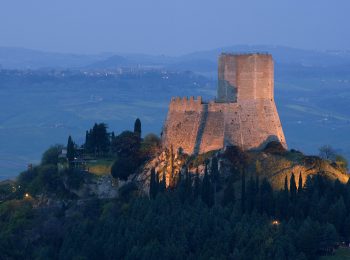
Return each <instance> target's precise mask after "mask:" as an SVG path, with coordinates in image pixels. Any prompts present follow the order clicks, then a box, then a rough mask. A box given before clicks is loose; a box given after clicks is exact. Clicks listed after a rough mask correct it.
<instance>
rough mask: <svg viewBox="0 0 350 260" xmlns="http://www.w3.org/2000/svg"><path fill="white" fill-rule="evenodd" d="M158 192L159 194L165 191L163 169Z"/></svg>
mask: <svg viewBox="0 0 350 260" xmlns="http://www.w3.org/2000/svg"><path fill="white" fill-rule="evenodd" d="M159 191H160V192H164V191H166V173H165V169H163V176H162V180H161V181H160V185H159Z"/></svg>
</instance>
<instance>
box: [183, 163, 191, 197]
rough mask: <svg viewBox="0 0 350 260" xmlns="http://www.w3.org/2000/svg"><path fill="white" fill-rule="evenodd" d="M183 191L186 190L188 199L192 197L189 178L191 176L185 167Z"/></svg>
mask: <svg viewBox="0 0 350 260" xmlns="http://www.w3.org/2000/svg"><path fill="white" fill-rule="evenodd" d="M185 177H186V179H185V190H186V194H187V196H188V197H189V198H190V197H192V178H191V174H190V173H189V170H188V168H187V167H186V169H185Z"/></svg>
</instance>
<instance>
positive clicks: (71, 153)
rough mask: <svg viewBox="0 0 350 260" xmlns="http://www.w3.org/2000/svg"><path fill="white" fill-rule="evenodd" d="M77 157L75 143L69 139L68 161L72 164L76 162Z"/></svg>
mask: <svg viewBox="0 0 350 260" xmlns="http://www.w3.org/2000/svg"><path fill="white" fill-rule="evenodd" d="M74 156H75V150H74V142H73V140H72V137H71V136H69V137H68V143H67V159H68V161H69V162H72V161H73V160H74Z"/></svg>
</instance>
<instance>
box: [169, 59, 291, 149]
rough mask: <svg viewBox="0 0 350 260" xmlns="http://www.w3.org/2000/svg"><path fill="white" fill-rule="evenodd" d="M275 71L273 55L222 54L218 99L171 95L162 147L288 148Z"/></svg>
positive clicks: (219, 69)
mask: <svg viewBox="0 0 350 260" xmlns="http://www.w3.org/2000/svg"><path fill="white" fill-rule="evenodd" d="M273 69H274V65H273V59H272V56H271V55H269V54H226V53H224V54H221V55H220V57H219V68H218V93H217V98H216V100H215V101H210V102H204V101H203V100H202V98H201V97H198V98H196V99H195V98H194V97H190V98H172V100H171V102H170V105H169V111H168V115H167V119H166V122H165V124H164V127H163V132H162V145H163V147H165V148H166V147H167V148H170V147H171V146H173V148H174V150H175V149H179V148H181V149H182V150H183V151H184V152H185V153H188V154H199V153H205V152H208V151H211V150H217V149H221V148H224V147H225V146H229V145H237V146H240V147H241V148H242V149H244V150H251V149H256V150H259V149H263V148H264V147H265V145H266V144H267V143H268V142H270V141H279V142H280V143H281V144H282V145H283V146H284V147H285V148H287V144H286V140H285V138H284V134H283V130H282V126H281V122H280V119H279V116H278V113H277V109H276V105H275V101H274V71H273Z"/></svg>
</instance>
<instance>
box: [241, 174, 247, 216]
mask: <svg viewBox="0 0 350 260" xmlns="http://www.w3.org/2000/svg"><path fill="white" fill-rule="evenodd" d="M245 201H246V193H245V171H244V169H242V189H241V210H242V213H244V212H245Z"/></svg>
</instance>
